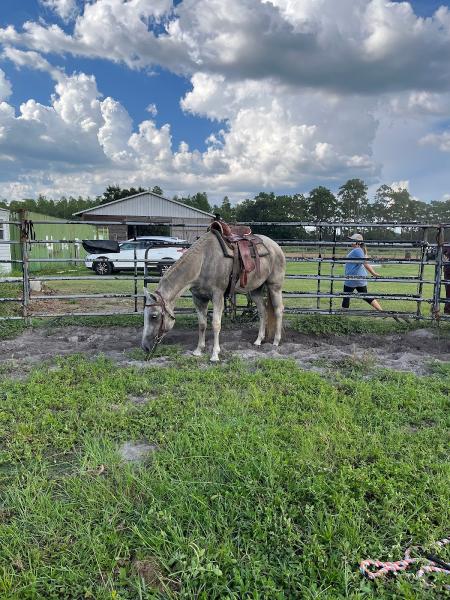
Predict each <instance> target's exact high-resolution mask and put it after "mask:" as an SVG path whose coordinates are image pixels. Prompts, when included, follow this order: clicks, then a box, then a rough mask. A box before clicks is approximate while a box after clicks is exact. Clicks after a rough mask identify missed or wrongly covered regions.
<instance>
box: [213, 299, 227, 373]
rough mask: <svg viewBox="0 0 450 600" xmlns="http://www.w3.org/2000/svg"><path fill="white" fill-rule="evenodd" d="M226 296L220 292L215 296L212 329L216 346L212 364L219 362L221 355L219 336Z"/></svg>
mask: <svg viewBox="0 0 450 600" xmlns="http://www.w3.org/2000/svg"><path fill="white" fill-rule="evenodd" d="M224 302H225V301H224V296H223V292H219V293H217V294H214V296H213V319H212V329H213V333H214V346H213V351H212V354H211V362H218V360H219V353H220V345H219V335H220V328H221V325H222V314H223V307H224Z"/></svg>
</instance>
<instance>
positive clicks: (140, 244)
mask: <svg viewBox="0 0 450 600" xmlns="http://www.w3.org/2000/svg"><path fill="white" fill-rule="evenodd" d="M172 244H177V246H173V245H172ZM178 244H186V246H179V245H178ZM187 245H188V242H187V241H186V240H181V239H179V238H175V237H164V236H151V237H150V236H149V237H138V238H136V239H135V240H134V239H133V240H127V241H126V242H119V252H111V253H106V254H88V255H87V256H86V258H85V260H84V264H85V266H86V267H87V268H88V269H92V270H93V271H95V272H96V273H97V275H110V274H111V273H112V272H113V271H125V270H130V269H131V270H133V269H134V251H135V249H136V259H137V260H136V263H137V268H138V269H143V268H144V259H145V252H146V250H147V249H148V253H147V261H148V262H149V264H148V268H149V269H150V270H155V269H156V270H157V271H158V272H159V273H160V274H161V275H162V274H163V273H164V271H166V270H167V269H168V268H169V267H170V266H171V265H172V264H173V263H174V262H176V261H177V260H178V259H179V258H181V257H182V256H183V252H185V250H187Z"/></svg>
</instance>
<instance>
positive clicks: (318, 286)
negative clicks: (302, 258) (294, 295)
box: [317, 225, 323, 308]
mask: <svg viewBox="0 0 450 600" xmlns="http://www.w3.org/2000/svg"><path fill="white" fill-rule="evenodd" d="M322 237H323V231H322V226H321V225H319V242H321V241H322ZM319 258H320V259H321V258H322V245H319ZM321 274H322V262H321V261H319V262H318V263H317V275H318V277H317V293H318V294H320V275H321ZM317 308H320V298H319V297H317Z"/></svg>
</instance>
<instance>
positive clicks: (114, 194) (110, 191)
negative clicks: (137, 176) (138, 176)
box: [97, 185, 147, 204]
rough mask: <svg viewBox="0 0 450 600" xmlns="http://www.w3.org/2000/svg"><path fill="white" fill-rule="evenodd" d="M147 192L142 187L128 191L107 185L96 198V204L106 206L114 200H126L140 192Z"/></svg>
mask: <svg viewBox="0 0 450 600" xmlns="http://www.w3.org/2000/svg"><path fill="white" fill-rule="evenodd" d="M146 191H147V190H146V189H145V188H143V187H140V186H139V187H138V188H134V187H131V188H130V189H126V188H121V187H119V186H118V185H108V187H107V188H106V190H105V191H104V192H103V194H102V195H101V196H97V202H98V203H99V204H106V203H107V202H114V200H120V199H121V198H126V197H127V196H134V195H135V194H140V193H141V192H146Z"/></svg>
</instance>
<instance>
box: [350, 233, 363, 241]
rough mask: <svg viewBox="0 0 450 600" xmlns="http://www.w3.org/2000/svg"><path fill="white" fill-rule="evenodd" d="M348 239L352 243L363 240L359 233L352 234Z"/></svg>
mask: <svg viewBox="0 0 450 600" xmlns="http://www.w3.org/2000/svg"><path fill="white" fill-rule="evenodd" d="M348 239H349V240H353V241H354V242H362V241H363V240H364V238H363V236H362V235H361V234H360V233H354V234H353V235H350V236H349V238H348Z"/></svg>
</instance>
